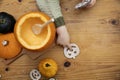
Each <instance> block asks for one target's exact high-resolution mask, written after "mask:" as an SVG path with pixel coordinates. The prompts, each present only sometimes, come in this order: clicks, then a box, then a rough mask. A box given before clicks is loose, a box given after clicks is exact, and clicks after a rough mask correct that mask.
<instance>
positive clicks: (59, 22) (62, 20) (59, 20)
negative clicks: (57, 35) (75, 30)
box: [55, 16, 65, 28]
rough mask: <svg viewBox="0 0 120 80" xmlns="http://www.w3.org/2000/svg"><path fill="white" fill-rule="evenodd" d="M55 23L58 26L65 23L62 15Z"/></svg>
mask: <svg viewBox="0 0 120 80" xmlns="http://www.w3.org/2000/svg"><path fill="white" fill-rule="evenodd" d="M55 25H56V28H57V27H60V26H62V25H65V22H64V19H63V17H62V16H60V17H58V18H56V19H55Z"/></svg>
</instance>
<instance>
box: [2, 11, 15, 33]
mask: <svg viewBox="0 0 120 80" xmlns="http://www.w3.org/2000/svg"><path fill="white" fill-rule="evenodd" d="M15 22H16V20H15V18H14V17H13V16H12V15H10V14H8V13H6V12H0V33H3V34H5V33H9V32H13V30H14V25H15Z"/></svg>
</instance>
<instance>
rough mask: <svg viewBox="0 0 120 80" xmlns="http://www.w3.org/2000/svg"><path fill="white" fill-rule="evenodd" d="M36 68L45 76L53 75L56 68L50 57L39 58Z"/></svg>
mask: <svg viewBox="0 0 120 80" xmlns="http://www.w3.org/2000/svg"><path fill="white" fill-rule="evenodd" d="M38 68H39V71H40V73H41V74H42V75H43V76H45V77H46V78H50V77H54V76H55V74H56V73H57V70H58V66H57V63H56V62H55V61H54V60H53V59H50V58H47V59H43V60H41V61H40V63H39V66H38Z"/></svg>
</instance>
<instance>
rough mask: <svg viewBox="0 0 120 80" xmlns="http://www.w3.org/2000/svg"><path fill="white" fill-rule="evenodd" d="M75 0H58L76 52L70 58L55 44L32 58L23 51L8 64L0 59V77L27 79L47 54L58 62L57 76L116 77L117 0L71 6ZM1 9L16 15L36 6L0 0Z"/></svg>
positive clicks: (72, 79) (119, 60)
mask: <svg viewBox="0 0 120 80" xmlns="http://www.w3.org/2000/svg"><path fill="white" fill-rule="evenodd" d="M79 2H80V0H61V6H62V11H63V15H64V19H65V22H66V26H67V28H68V31H69V33H70V36H71V42H72V43H76V44H77V45H78V46H79V47H80V49H81V53H80V55H79V56H78V57H77V58H76V59H74V60H73V59H67V58H65V57H64V55H63V48H61V47H59V46H56V47H54V48H52V49H50V50H49V51H48V52H47V53H45V54H44V55H43V56H40V57H39V58H38V59H37V60H34V61H33V60H32V59H30V58H29V57H28V56H27V55H24V56H22V57H21V58H19V59H18V60H17V61H15V62H14V63H12V64H11V65H9V66H6V65H4V63H2V62H0V74H1V75H2V78H1V80H30V78H29V72H30V71H31V70H32V69H34V68H37V66H38V63H39V61H40V60H41V59H43V58H47V57H50V58H53V59H54V60H56V62H57V63H58V65H59V70H58V73H57V75H56V76H55V78H57V80H120V0H97V3H96V5H95V6H94V7H93V8H90V9H80V10H75V9H74V6H75V5H76V4H77V3H79ZM1 11H5V12H8V13H10V14H13V15H14V16H15V18H16V19H18V18H19V17H20V16H21V15H23V14H24V13H26V12H30V11H38V8H37V6H36V3H35V0H22V2H18V1H17V0H0V12H1ZM0 60H1V59H0ZM65 61H70V62H71V66H70V67H67V68H66V67H64V62H65ZM6 67H7V68H8V71H5V69H6Z"/></svg>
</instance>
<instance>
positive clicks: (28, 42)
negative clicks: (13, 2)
mask: <svg viewBox="0 0 120 80" xmlns="http://www.w3.org/2000/svg"><path fill="white" fill-rule="evenodd" d="M48 20H50V17H49V16H48V15H46V14H44V13H42V12H30V13H27V14H25V15H23V16H21V17H20V18H19V19H18V20H17V22H16V24H15V28H14V33H15V36H16V38H17V40H18V41H19V42H20V44H21V45H22V46H23V47H25V48H27V49H29V50H40V51H43V50H45V49H47V48H48V47H49V46H50V45H51V44H52V43H53V41H54V38H55V33H56V30H55V25H54V23H50V24H48V26H47V27H45V28H44V29H43V30H42V32H41V33H40V34H39V35H36V34H34V32H33V31H32V28H31V27H32V26H33V25H35V24H43V23H45V22H47V21H48Z"/></svg>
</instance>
